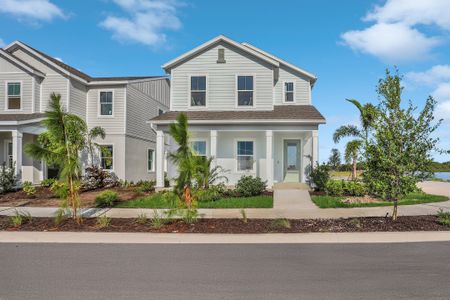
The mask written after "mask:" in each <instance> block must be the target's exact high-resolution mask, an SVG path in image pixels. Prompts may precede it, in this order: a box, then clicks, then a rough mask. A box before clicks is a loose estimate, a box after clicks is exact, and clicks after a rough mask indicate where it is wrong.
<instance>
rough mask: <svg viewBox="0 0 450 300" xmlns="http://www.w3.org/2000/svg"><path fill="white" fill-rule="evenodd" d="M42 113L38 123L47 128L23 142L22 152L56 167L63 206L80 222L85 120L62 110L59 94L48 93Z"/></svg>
mask: <svg viewBox="0 0 450 300" xmlns="http://www.w3.org/2000/svg"><path fill="white" fill-rule="evenodd" d="M45 116H46V118H45V120H44V121H42V124H43V125H44V126H45V127H46V129H47V131H46V132H44V133H42V134H41V135H39V138H38V143H33V144H27V145H26V146H25V152H26V153H27V154H28V155H30V156H31V157H33V158H36V159H39V160H43V161H45V162H47V163H48V164H56V165H57V166H58V167H59V168H60V179H61V180H63V181H64V182H65V183H66V185H67V197H66V199H65V201H64V202H63V207H67V206H70V207H71V208H72V216H73V218H74V219H76V220H77V221H78V222H80V221H81V216H79V215H78V208H79V206H80V201H79V186H80V184H79V178H80V174H81V166H80V152H81V151H82V150H83V149H84V147H85V142H84V141H85V139H84V138H85V136H86V132H87V127H86V123H85V122H84V121H83V120H82V119H81V118H80V117H78V116H76V115H73V114H69V113H67V112H65V111H64V110H63V108H62V106H61V95H59V94H55V93H52V94H51V96H50V110H49V111H47V112H45Z"/></svg>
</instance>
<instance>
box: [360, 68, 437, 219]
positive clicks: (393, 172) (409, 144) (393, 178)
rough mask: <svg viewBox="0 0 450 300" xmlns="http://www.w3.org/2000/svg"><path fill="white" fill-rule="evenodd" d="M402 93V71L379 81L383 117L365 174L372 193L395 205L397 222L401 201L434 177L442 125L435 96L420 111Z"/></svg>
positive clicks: (370, 143)
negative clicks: (434, 154)
mask: <svg viewBox="0 0 450 300" xmlns="http://www.w3.org/2000/svg"><path fill="white" fill-rule="evenodd" d="M402 89H403V88H402V87H401V77H400V76H399V75H398V71H396V73H395V74H391V73H390V72H389V70H387V71H386V77H385V78H384V79H381V80H380V81H379V84H378V87H377V93H378V95H379V99H380V103H379V106H378V109H379V111H380V114H379V118H378V120H377V121H376V122H375V123H374V132H373V137H372V138H371V139H370V140H369V141H368V147H367V150H366V151H367V170H366V171H365V172H364V180H365V182H366V184H367V186H368V187H369V190H370V191H371V192H372V193H374V194H376V195H378V196H381V197H383V198H385V199H386V200H389V201H392V202H393V203H394V208H393V213H392V218H393V220H396V219H397V212H398V201H399V200H400V199H402V198H403V197H404V196H406V195H407V194H408V193H410V192H413V191H415V190H416V189H417V187H416V184H417V182H418V181H421V180H424V179H426V178H429V177H430V176H431V172H430V171H431V166H432V158H431V152H432V151H433V150H437V148H436V147H437V146H436V145H437V143H438V140H439V139H438V138H435V137H433V133H434V132H435V131H436V129H437V128H438V127H439V125H440V124H441V121H437V122H436V121H435V118H434V114H433V113H434V109H435V106H436V101H435V100H434V99H433V98H432V97H431V96H430V97H428V99H427V100H426V102H425V106H424V108H423V109H422V110H421V111H417V107H415V106H413V104H412V103H411V102H409V103H407V104H404V103H402ZM402 104H403V106H404V107H403V106H402Z"/></svg>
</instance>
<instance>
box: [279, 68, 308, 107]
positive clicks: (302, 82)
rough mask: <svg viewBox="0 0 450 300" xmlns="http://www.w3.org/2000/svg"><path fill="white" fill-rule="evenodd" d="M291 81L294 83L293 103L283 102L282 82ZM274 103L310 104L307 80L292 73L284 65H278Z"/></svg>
mask: <svg viewBox="0 0 450 300" xmlns="http://www.w3.org/2000/svg"><path fill="white" fill-rule="evenodd" d="M286 81H291V82H294V84H295V89H294V96H295V99H294V103H292V102H290V103H284V102H283V101H284V82H286ZM274 97H275V105H282V104H299V105H308V104H311V99H310V93H309V80H308V79H306V78H303V77H300V76H298V75H295V74H294V73H292V72H290V71H289V69H287V68H285V67H280V76H279V79H278V81H277V82H276V84H275V91H274Z"/></svg>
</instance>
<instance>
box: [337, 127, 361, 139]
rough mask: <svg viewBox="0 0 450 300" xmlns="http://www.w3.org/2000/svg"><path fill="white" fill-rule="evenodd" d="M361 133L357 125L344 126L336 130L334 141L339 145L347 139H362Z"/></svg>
mask: <svg viewBox="0 0 450 300" xmlns="http://www.w3.org/2000/svg"><path fill="white" fill-rule="evenodd" d="M360 136H361V131H360V130H359V129H358V127H356V126H355V125H344V126H341V127H339V128H338V129H336V131H335V132H334V134H333V141H334V142H335V143H339V141H340V140H341V139H343V138H345V137H360Z"/></svg>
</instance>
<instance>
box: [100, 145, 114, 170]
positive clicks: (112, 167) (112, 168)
mask: <svg viewBox="0 0 450 300" xmlns="http://www.w3.org/2000/svg"><path fill="white" fill-rule="evenodd" d="M97 144H98V145H99V146H100V147H101V146H112V147H113V153H112V160H113V161H112V166H111V169H103V168H102V169H103V170H105V171H108V172H114V166H115V161H116V157H115V156H116V145H115V144H114V143H97ZM98 151H99V158H100V159H99V162H98V164H99V167H100V168H101V167H102V151H101V150H100V149H98Z"/></svg>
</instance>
